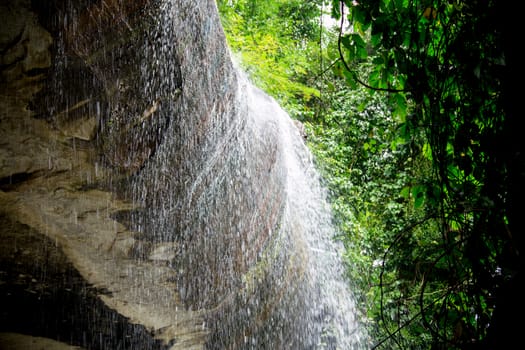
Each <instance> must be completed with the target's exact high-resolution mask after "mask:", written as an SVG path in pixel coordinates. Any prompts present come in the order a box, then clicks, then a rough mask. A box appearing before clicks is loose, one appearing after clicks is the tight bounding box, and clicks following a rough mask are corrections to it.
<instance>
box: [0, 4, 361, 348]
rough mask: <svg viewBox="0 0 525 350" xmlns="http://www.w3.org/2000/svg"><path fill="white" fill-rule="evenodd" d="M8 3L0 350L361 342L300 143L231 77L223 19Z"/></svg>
mask: <svg viewBox="0 0 525 350" xmlns="http://www.w3.org/2000/svg"><path fill="white" fill-rule="evenodd" d="M0 4H1V5H0V10H1V11H0V13H1V16H2V19H3V20H4V22H7V23H10V25H9V26H7V27H6V26H2V29H1V33H0V45H1V47H0V52H1V54H2V57H1V59H2V65H1V68H2V72H1V74H2V77H3V80H2V86H1V89H0V92H1V95H0V111H1V114H0V122H1V124H0V145H1V148H0V163H1V164H2V167H1V169H0V190H1V191H0V227H1V228H0V242H1V243H0V279H1V283H0V302H1V303H2V305H1V306H2V313H1V318H0V331H1V332H5V334H4V335H2V337H0V341H3V340H2V339H4V340H5V339H7V340H6V341H14V340H13V337H12V334H13V333H24V334H29V335H32V336H34V337H38V338H32V340H35V339H38V340H39V339H41V338H42V337H44V338H51V339H54V340H57V341H61V342H65V343H68V344H70V345H74V346H80V347H83V348H87V349H141V350H147V349H172V350H175V349H204V348H207V349H257V350H260V349H289V348H293V349H314V348H323V347H324V348H333V347H335V346H336V343H337V344H339V343H338V341H336V338H337V336H333V334H337V335H338V336H341V335H343V334H353V332H356V334H357V333H358V332H357V331H356V330H355V329H354V324H353V311H354V310H353V308H352V307H353V306H349V307H347V308H345V307H343V306H342V305H343V304H344V303H345V301H344V300H343V299H344V298H346V296H347V294H346V289H345V285H344V284H341V283H339V284H336V283H333V277H334V275H333V274H334V273H339V272H340V271H339V270H338V269H337V266H336V265H337V264H336V263H335V262H336V260H337V259H334V258H333V257H334V256H336V255H337V253H336V252H335V251H333V250H332V247H331V246H329V245H318V243H319V242H320V241H322V240H323V239H326V238H327V237H329V235H330V234H331V231H329V227H328V226H329V225H328V224H326V223H327V222H329V219H330V218H329V217H328V216H327V215H325V211H324V210H323V209H322V208H317V207H314V203H317V202H318V199H319V197H318V196H317V195H313V189H315V187H316V184H315V179H316V175H315V174H314V173H313V172H311V173H308V174H307V175H306V177H305V174H303V172H304V170H305V169H306V168H303V166H306V167H308V165H309V164H310V163H311V162H310V160H309V158H308V156H309V155H308V153H307V152H306V151H305V149H304V143H303V142H302V139H301V136H300V135H299V130H298V128H296V127H294V125H293V123H292V122H291V120H289V118H288V117H287V116H286V115H285V113H284V111H282V110H281V109H280V108H279V106H278V105H277V104H276V103H275V101H273V100H272V99H270V98H269V97H268V96H267V95H265V94H264V93H263V92H262V91H259V90H257V89H255V88H254V87H253V86H252V85H251V84H249V83H248V81H247V80H245V79H244V78H243V77H242V76H241V74H240V73H239V72H238V71H237V70H236V69H235V67H234V66H233V63H232V60H231V59H230V53H229V50H228V48H227V46H226V41H225V38H224V33H223V31H222V28H221V25H220V21H219V18H218V13H217V9H216V5H215V1H214V0H198V1H187V0H170V1H167V0H166V1H154V0H149V1H148V0H140V1H125V0H104V1H102V0H79V1H74V2H73V1H61V0H50V1H46V2H37V1H34V2H30V1H29V0H27V1H26V0H18V1H10V2H8V3H6V2H5V1H4V2H1V3H0ZM294 139H297V140H299V142H298V143H295V142H294V141H293V140H294ZM304 202H308V205H305V203H304ZM314 220H316V221H314ZM323 237H324V238H323ZM314 256H320V257H319V258H314ZM333 271H335V272H333ZM331 294H336V295H337V296H338V297H339V298H340V299H339V300H337V299H334V298H332V296H331ZM329 298H331V299H333V300H331V301H328V299H329ZM336 323H337V324H336ZM356 338H359V337H358V336H356ZM20 341H21V342H23V341H26V340H20ZM35 341H36V340H35ZM340 344H343V346H345V347H347V348H349V347H350V346H346V345H349V344H353V342H347V341H344V342H340Z"/></svg>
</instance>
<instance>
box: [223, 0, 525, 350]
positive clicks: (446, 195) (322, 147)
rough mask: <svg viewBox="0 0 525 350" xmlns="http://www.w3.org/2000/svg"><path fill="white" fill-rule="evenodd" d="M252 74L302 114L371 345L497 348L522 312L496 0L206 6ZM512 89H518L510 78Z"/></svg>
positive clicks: (510, 336)
mask: <svg viewBox="0 0 525 350" xmlns="http://www.w3.org/2000/svg"><path fill="white" fill-rule="evenodd" d="M218 5H219V9H220V11H221V15H222V19H223V23H224V27H225V30H226V32H227V36H228V40H229V43H230V46H231V47H232V49H233V51H234V52H237V53H238V54H239V55H240V63H241V65H242V66H243V67H244V68H245V70H247V71H248V72H249V73H250V75H251V77H252V79H253V80H254V82H255V83H257V84H258V85H260V86H261V87H262V88H263V89H265V90H266V91H267V92H268V93H270V94H271V95H273V96H274V97H275V98H276V99H277V100H279V101H280V103H281V104H282V105H283V106H284V107H285V108H286V109H287V110H288V111H289V113H290V115H291V116H292V117H293V118H295V119H298V120H300V121H302V122H303V123H304V124H305V126H306V128H307V130H308V144H309V146H310V148H311V149H312V151H313V152H314V154H315V155H316V159H317V160H318V163H319V168H320V169H321V171H322V172H323V175H324V178H325V179H326V181H327V186H328V188H329V189H330V190H331V201H332V204H333V207H334V212H335V214H336V218H337V220H338V224H339V227H340V229H341V230H340V232H341V239H342V240H343V241H344V242H345V244H346V247H347V258H348V262H349V265H351V268H350V269H349V275H350V277H351V280H352V281H354V282H355V284H356V286H357V290H358V291H360V292H359V293H358V297H359V300H360V301H361V302H362V305H363V308H364V309H365V310H366V312H367V321H368V322H369V325H370V329H371V332H372V335H373V337H374V339H375V340H376V342H377V344H376V347H377V348H385V349H409V348H410V349H465V348H504V344H512V342H513V341H514V340H515V339H516V338H517V337H518V336H519V329H518V328H519V327H518V326H517V323H515V321H514V320H513V318H512V317H510V315H511V314H512V311H515V312H519V311H522V310H523V308H522V305H523V302H522V301H521V299H522V296H521V295H520V292H521V291H522V289H521V287H520V285H521V284H519V283H518V281H519V280H521V275H520V273H521V272H520V270H521V265H522V257H521V256H520V254H519V253H520V250H521V245H522V243H521V232H522V229H523V220H522V219H521V218H520V216H519V215H520V211H519V210H520V209H519V208H520V206H519V205H518V203H519V201H520V200H521V199H522V196H523V185H524V183H525V182H524V181H525V179H524V177H525V176H524V173H525V161H524V159H523V156H524V154H525V153H523V149H522V148H523V145H522V143H521V142H519V141H518V140H519V137H520V136H519V135H518V130H519V127H518V126H519V122H518V115H517V114H516V113H517V111H516V110H515V109H513V108H512V106H513V104H514V103H515V101H517V93H516V92H515V90H514V83H515V82H518V81H519V80H518V77H517V74H516V73H517V71H516V69H515V68H516V66H515V64H516V62H515V59H516V51H517V49H516V48H515V46H514V45H515V43H514V42H513V41H512V40H511V38H512V34H513V33H515V31H514V28H513V27H512V26H513V25H514V24H515V23H517V21H516V18H514V16H515V15H514V13H513V10H512V9H511V8H508V7H505V6H503V5H502V4H499V5H498V4H496V1H462V0H450V1H432V0H427V1H416V0H372V1H357V2H356V1H350V0H345V1H340V0H332V1H331V2H330V4H329V5H330V6H329V7H327V8H329V9H330V11H331V15H332V18H333V19H336V20H337V22H334V21H330V20H329V19H328V17H326V16H322V11H321V6H322V5H323V1H321V0H319V1H300V0H271V1H257V0H238V1H232V0H230V1H228V0H219V1H218ZM516 86H517V84H516Z"/></svg>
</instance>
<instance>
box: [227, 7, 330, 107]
mask: <svg viewBox="0 0 525 350" xmlns="http://www.w3.org/2000/svg"><path fill="white" fill-rule="evenodd" d="M317 3H318V1H308V2H304V1H299V0H273V1H257V0H238V1H227V0H221V1H218V6H219V10H220V13H221V17H222V21H223V26H224V28H225V32H226V36H227V39H228V43H229V45H230V48H231V49H232V51H233V52H234V53H235V54H237V55H238V56H239V64H240V65H241V66H242V67H243V69H244V70H245V71H246V72H247V73H248V74H249V76H250V78H251V79H252V81H253V82H254V83H255V84H256V85H258V86H259V87H260V88H262V89H263V90H265V91H266V92H267V93H268V94H270V95H272V96H273V97H275V98H276V99H277V100H279V101H280V103H281V104H282V106H283V107H284V108H285V109H287V110H288V111H290V112H293V111H298V110H301V109H303V108H304V106H305V105H307V104H308V102H309V101H310V100H311V99H313V98H317V97H319V91H318V89H316V88H313V87H311V86H312V85H311V84H309V82H310V79H311V74H312V72H311V70H310V69H311V68H312V61H313V60H315V56H312V55H313V54H314V53H315V52H316V41H315V35H318V33H317V32H318V29H317V23H316V20H317V18H318V16H319V13H320V10H319V7H318V5H317Z"/></svg>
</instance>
